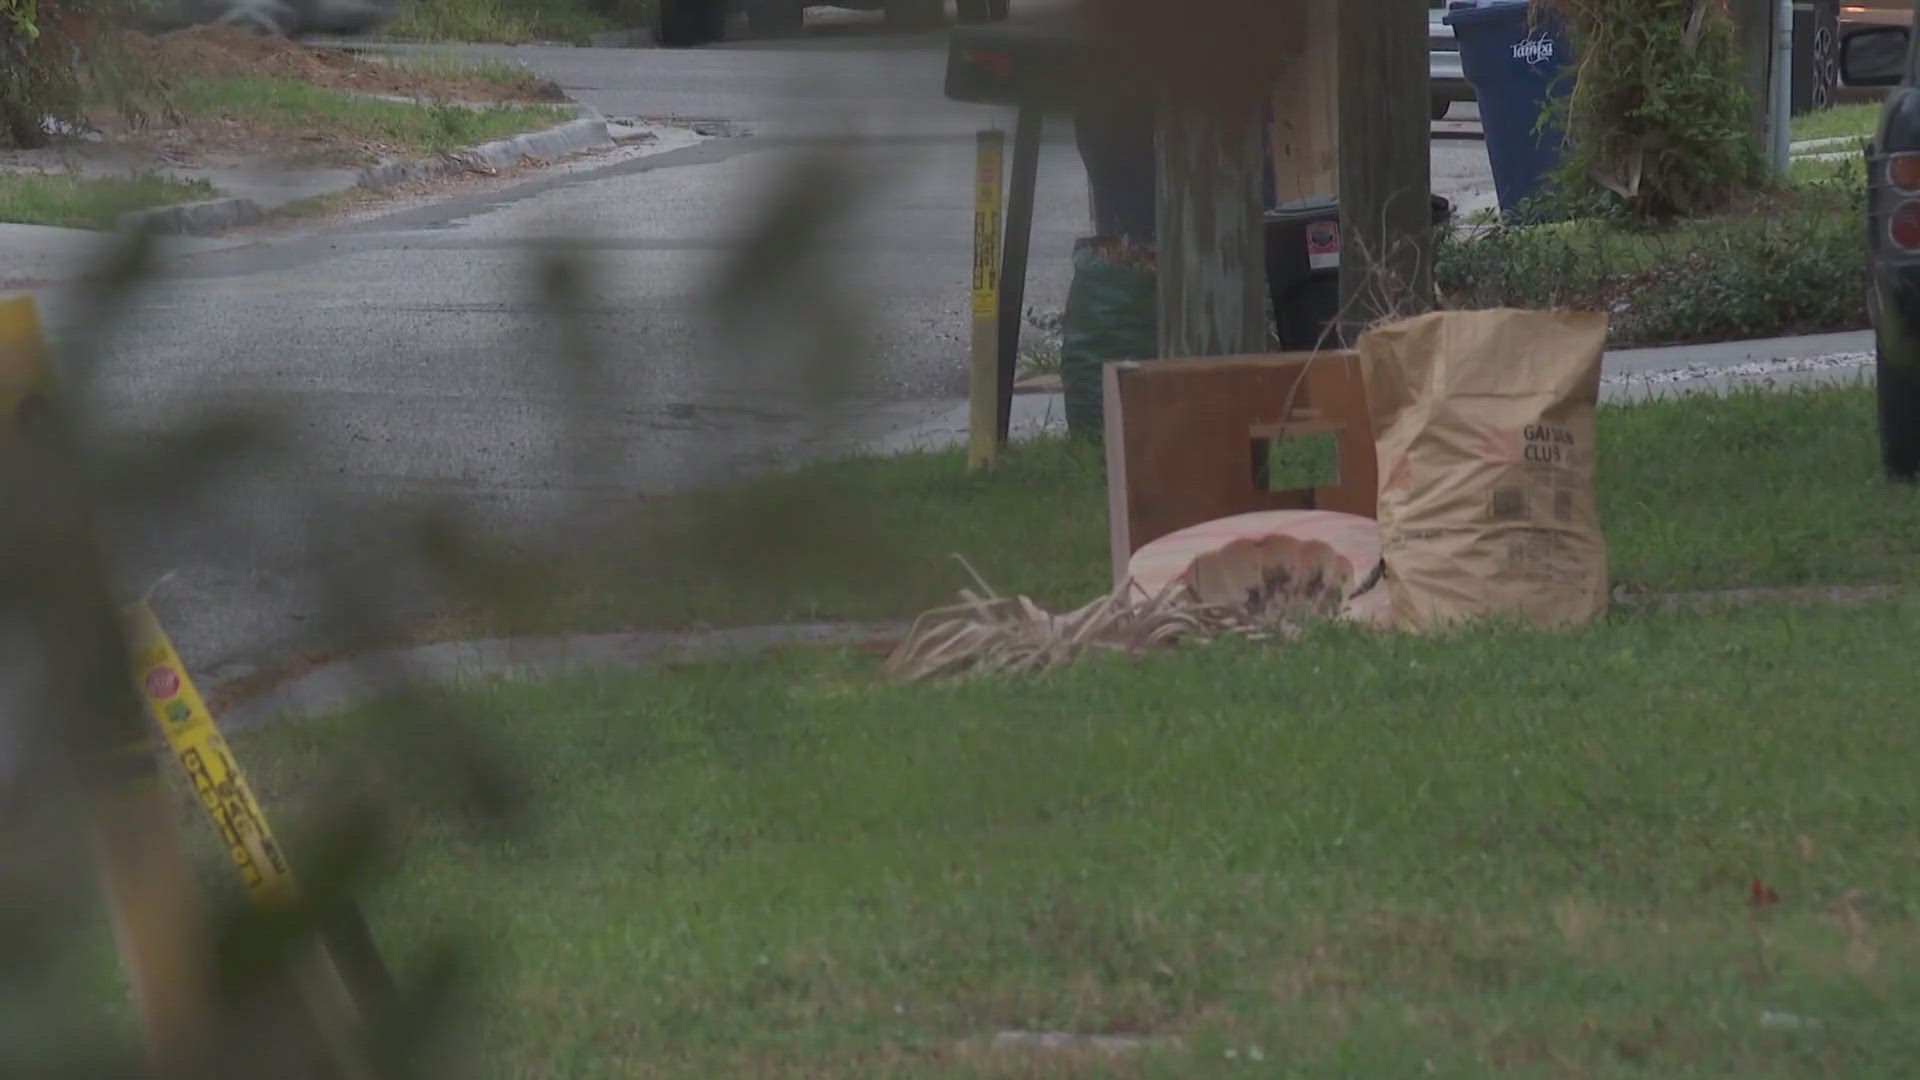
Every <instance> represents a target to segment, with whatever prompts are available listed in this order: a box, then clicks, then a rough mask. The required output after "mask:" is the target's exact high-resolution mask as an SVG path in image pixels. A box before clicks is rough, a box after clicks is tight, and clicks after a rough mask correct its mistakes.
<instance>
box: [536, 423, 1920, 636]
mask: <svg viewBox="0 0 1920 1080" xmlns="http://www.w3.org/2000/svg"><path fill="white" fill-rule="evenodd" d="M1599 432H1600V440H1601V450H1600V487H1599V497H1600V510H1601V520H1602V523H1603V525H1604V527H1605V529H1606V532H1607V539H1608V543H1609V546H1610V556H1611V561H1612V571H1613V576H1614V580H1615V581H1617V582H1620V583H1622V584H1625V585H1627V586H1628V587H1630V588H1632V589H1636V590H1646V591H1656V592H1658V591H1686V590H1703V589H1724V588H1737V587H1745V586H1769V585H1780V586H1787V585H1810V584H1846V583H1859V582H1879V581H1886V582H1908V581H1920V492H1916V491H1915V490H1913V489H1911V488H1902V487H1892V486H1889V485H1887V484H1886V483H1885V482H1884V481H1883V480H1882V479H1881V477H1880V474H1879V471H1878V465H1877V461H1878V456H1877V455H1878V448H1877V442H1876V435H1875V423H1874V405H1873V394H1872V392H1871V391H1870V390H1867V389H1864V388H1846V389H1831V390H1822V391H1818V392H1808V393H1793V394H1783V395H1772V396H1766V395H1753V394H1747V395H1738V396H1734V397H1731V398H1719V399H1716V398H1688V399H1682V400H1668V401H1661V402H1655V403H1649V404H1642V405H1634V406H1631V407H1607V408H1603V409H1602V410H1601V412H1600V415H1599ZM614 545H615V547H616V548H617V550H616V551H615V552H614V553H613V554H612V555H610V556H609V562H608V563H607V564H605V565H606V566H607V567H610V569H607V570H606V572H605V574H604V576H602V575H600V574H595V575H592V576H585V577H582V578H575V579H571V580H562V581H559V582H554V581H543V582H541V583H539V584H538V586H537V587H536V588H534V589H533V590H531V591H535V592H540V593H543V594H545V593H548V592H549V591H550V593H551V595H552V596H553V597H555V598H557V599H555V600H554V601H552V602H551V603H548V604H545V605H544V606H542V607H541V608H539V609H538V610H534V611H532V612H531V613H530V614H528V615H527V616H526V620H527V621H526V622H525V623H524V624H522V625H521V626H519V629H523V630H551V629H555V628H579V627H591V628H605V627H647V626H653V627H658V626H688V625H694V624H700V623H707V624H715V625H720V624H743V623H755V622H782V621H790V620H801V619H857V620H871V619H905V618H910V617H912V616H913V615H915V614H917V613H919V612H920V611H923V610H925V609H927V608H930V607H933V606H936V605H939V604H943V603H947V602H950V601H951V600H952V599H953V597H954V594H955V591H956V590H957V589H959V588H961V587H962V586H965V585H967V584H968V583H969V578H968V576H967V574H966V571H965V570H964V568H962V567H961V566H960V565H959V564H958V563H957V562H956V561H955V560H954V558H953V555H954V554H956V553H958V554H961V555H964V556H965V557H966V558H967V559H968V560H969V561H970V562H971V563H972V564H973V565H974V566H975V567H976V568H977V569H978V570H979V571H980V573H981V574H982V575H984V576H985V577H986V578H987V580H988V581H989V582H991V583H992V584H993V585H994V586H995V587H996V588H998V589H1000V590H1001V591H1003V592H1009V593H1025V594H1028V595H1031V596H1032V597H1034V598H1035V599H1036V600H1037V601H1039V602H1040V603H1042V604H1045V605H1048V606H1052V607H1055V608H1056V609H1058V608H1059V607H1060V606H1065V605H1078V604H1080V603H1084V602H1085V601H1087V600H1089V599H1092V598H1093V597H1095V596H1097V595H1099V594H1101V593H1102V592H1104V591H1105V590H1106V589H1107V588H1108V587H1109V584H1110V582H1109V578H1108V570H1107V566H1108V556H1107V518H1106V488H1105V480H1104V462H1103V459H1102V457H1101V453H1100V451H1099V450H1098V449H1097V448H1093V447H1090V446H1087V445H1084V444H1079V443H1073V442H1066V441H1048V442H1040V443H1035V444H1031V445H1025V446H1021V447H1018V448H1016V449H1015V450H1014V451H1012V452H1011V453H1010V454H1009V455H1008V456H1007V457H1006V458H1005V460H1004V463H1003V464H1002V465H1001V466H1000V468H999V469H997V470H996V471H995V472H993V473H991V474H989V475H980V476H969V475H967V472H966V468H965V464H964V461H963V460H962V458H961V456H960V455H959V454H958V453H938V454H913V455H907V456H903V457H896V458H875V459H862V460H853V461H846V462H840V463H835V464H829V465H821V466H812V467H808V468H804V469H799V470H796V471H794V472H791V473H786V474H781V475H776V476H772V477H768V478H766V479H763V480H759V481H755V482H752V483H748V484H746V485H744V486H741V487H737V488H734V489H731V490H728V491H724V492H721V493H718V494H713V495H703V496H695V497H689V498H680V499H665V500H660V501H658V502H655V503H652V504H650V505H648V506H647V507H646V508H645V509H644V510H643V511H642V512H641V513H640V514H639V515H638V516H637V519H636V520H635V522H634V524H633V526H632V528H631V529H630V530H628V531H625V532H622V533H620V534H618V535H617V536H616V537H615V540H614Z"/></svg>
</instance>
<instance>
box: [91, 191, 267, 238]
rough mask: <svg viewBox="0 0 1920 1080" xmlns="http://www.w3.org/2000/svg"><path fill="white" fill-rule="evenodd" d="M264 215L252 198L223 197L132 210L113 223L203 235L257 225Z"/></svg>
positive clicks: (171, 233) (125, 227)
mask: <svg viewBox="0 0 1920 1080" xmlns="http://www.w3.org/2000/svg"><path fill="white" fill-rule="evenodd" d="M266 217H267V212H266V210H265V209H264V208H262V207H261V205H260V204H259V203H257V202H254V201H253V200H252V199H239V198H232V197H226V198H219V199H206V200H203V201H201V202H190V203H175V204H173V205H172V206H156V207H152V208H149V209H146V210H132V211H128V212H127V213H124V214H121V215H120V217H119V219H118V220H117V222H116V224H117V225H118V226H119V227H120V228H121V229H122V230H126V231H133V232H138V231H141V230H145V231H148V232H151V233H154V234H156V235H160V236H205V235H207V234H209V233H217V232H224V231H226V230H228V229H236V228H239V227H240V226H242V225H257V224H259V223H260V222H262V221H265V220H266Z"/></svg>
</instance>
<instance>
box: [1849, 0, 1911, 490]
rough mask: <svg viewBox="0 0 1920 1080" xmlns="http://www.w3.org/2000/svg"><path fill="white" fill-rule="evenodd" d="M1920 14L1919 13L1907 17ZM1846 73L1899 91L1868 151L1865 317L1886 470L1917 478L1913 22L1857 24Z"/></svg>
mask: <svg viewBox="0 0 1920 1080" xmlns="http://www.w3.org/2000/svg"><path fill="white" fill-rule="evenodd" d="M1915 17H1920V12H1915V13H1909V15H1908V18H1909V19H1913V18H1915ZM1840 68H1841V73H1842V76H1843V77H1844V78H1845V79H1846V81H1847V82H1848V83H1850V84H1853V85H1856V86H1884V87H1893V88H1894V89H1893V91H1892V92H1891V93H1889V94H1888V95H1887V100H1886V104H1885V105H1883V106H1882V107H1881V111H1880V123H1879V126H1878V127H1877V129H1876V130H1875V132H1874V135H1873V139H1872V141H1871V142H1870V143H1868V145H1867V148H1866V155H1867V314H1868V316H1869V317H1870V318H1871V319H1872V321H1873V338H1874V352H1875V361H1874V378H1875V382H1876V384H1877V390H1876V394H1877V396H1878V397H1879V406H1880V408H1879V412H1880V456H1881V463H1882V464H1883V465H1884V466H1885V468H1886V471H1887V472H1888V474H1890V475H1892V476H1895V477H1898V478H1901V479H1906V480H1911V479H1914V478H1915V476H1916V474H1920V55H1916V53H1915V50H1914V32H1913V25H1912V23H1911V22H1910V23H1909V24H1908V25H1906V26H1876V27H1872V28H1863V29H1856V30H1854V31H1853V32H1851V33H1849V34H1847V35H1846V36H1845V37H1844V38H1843V39H1842V42H1841V48H1840Z"/></svg>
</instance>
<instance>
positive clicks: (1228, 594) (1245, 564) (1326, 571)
mask: <svg viewBox="0 0 1920 1080" xmlns="http://www.w3.org/2000/svg"><path fill="white" fill-rule="evenodd" d="M1381 565H1382V564H1381V560H1380V525H1379V523H1378V522H1376V521H1373V520H1372V519H1370V518H1364V517H1359V516H1356V515H1353V514H1339V513H1335V512H1333V511H1331V510H1262V511H1259V512H1256V513H1251V514H1238V515H1235V516H1233V517H1227V518H1220V519H1218V520H1215V521H1207V522H1202V523H1201V524H1199V525H1194V526H1190V527H1188V528H1185V529H1181V530H1180V531H1178V532H1174V533H1169V534H1168V535H1166V536H1163V537H1160V538H1159V539H1157V540H1154V541H1152V542H1150V543H1148V544H1146V545H1145V546H1144V547H1142V548H1140V550H1138V551H1136V552H1134V553H1133V557H1132V558H1131V559H1129V560H1128V563H1127V575H1128V578H1129V579H1130V581H1131V583H1132V585H1133V586H1135V587H1136V588H1138V589H1139V590H1140V591H1142V592H1144V593H1145V594H1146V595H1148V596H1158V595H1160V593H1161V592H1163V591H1165V590H1166V589H1167V588H1168V587H1170V586H1174V585H1175V584H1176V583H1178V584H1183V585H1185V586H1186V587H1187V588H1189V589H1190V590H1192V591H1193V593H1194V594H1195V595H1196V596H1198V597H1199V598H1200V599H1201V600H1203V601H1206V602H1208V603H1220V604H1233V605H1237V606H1240V607H1244V608H1247V609H1249V610H1254V611H1257V610H1261V609H1268V608H1277V607H1286V608H1290V609H1300V608H1317V609H1319V610H1321V611H1323V612H1324V613H1326V614H1329V615H1331V616H1333V617H1336V618H1340V619H1345V620H1350V621H1354V622H1361V623H1366V624H1368V625H1371V626H1381V627H1384V626H1386V625H1387V624H1388V622H1389V621H1390V619H1391V607H1390V605H1389V602H1388V598H1387V590H1386V588H1385V587H1384V585H1383V584H1382V583H1381V580H1380V577H1381Z"/></svg>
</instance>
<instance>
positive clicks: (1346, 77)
mask: <svg viewBox="0 0 1920 1080" xmlns="http://www.w3.org/2000/svg"><path fill="white" fill-rule="evenodd" d="M1426 20H1427V6H1426V5H1425V4H1424V3H1422V2H1421V0H1346V2H1345V4H1344V5H1343V7H1342V10H1341V14H1340V19H1339V34H1338V39H1339V42H1340V51H1339V55H1340V60H1339V87H1340V96H1339V103H1340V150H1339V162H1340V166H1339V168H1340V217H1341V232H1342V238H1343V242H1342V246H1341V259H1340V300H1341V311H1342V313H1343V315H1342V319H1341V322H1342V324H1343V326H1344V327H1345V328H1346V332H1347V337H1348V340H1352V339H1353V337H1355V336H1357V333H1358V331H1359V330H1360V329H1364V328H1365V327H1366V326H1367V325H1368V324H1370V323H1372V322H1373V321H1375V320H1376V319H1379V318H1382V317H1385V316H1390V315H1405V314H1412V313H1415V312H1418V311H1424V310H1426V309H1428V308H1430V307H1431V306H1432V304H1433V257H1432V256H1433V204H1432V194H1431V192H1432V182H1433V180H1432V174H1433V169H1432V159H1431V153H1432V150H1431V146H1430V144H1431V129H1430V127H1429V117H1428V97H1429V96H1430V89H1429V82H1430V81H1431V79H1430V75H1429V72H1428V60H1427V41H1426Z"/></svg>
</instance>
